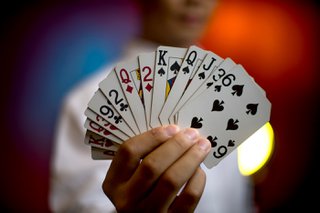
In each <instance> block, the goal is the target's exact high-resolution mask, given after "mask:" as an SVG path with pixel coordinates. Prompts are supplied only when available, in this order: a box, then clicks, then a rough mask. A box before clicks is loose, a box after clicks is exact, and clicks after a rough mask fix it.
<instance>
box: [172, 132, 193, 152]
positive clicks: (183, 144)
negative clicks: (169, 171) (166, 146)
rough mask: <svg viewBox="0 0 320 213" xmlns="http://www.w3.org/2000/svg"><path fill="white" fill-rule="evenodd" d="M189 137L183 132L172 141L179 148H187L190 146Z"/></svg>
mask: <svg viewBox="0 0 320 213" xmlns="http://www.w3.org/2000/svg"><path fill="white" fill-rule="evenodd" d="M188 142H189V141H188V139H187V138H186V137H185V136H183V135H182V134H178V135H177V136H175V137H173V138H172V143H174V144H175V145H176V146H177V147H178V148H179V149H182V150H186V149H188V148H189V147H190V145H191V144H190V143H188Z"/></svg>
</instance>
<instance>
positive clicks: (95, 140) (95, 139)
mask: <svg viewBox="0 0 320 213" xmlns="http://www.w3.org/2000/svg"><path fill="white" fill-rule="evenodd" d="M84 143H85V144H87V145H90V146H92V147H96V148H100V149H104V150H108V151H116V150H118V148H119V145H118V144H116V143H113V142H112V141H110V140H109V139H107V138H105V137H103V136H101V135H98V134H96V133H94V132H92V131H90V130H87V132H86V135H85V138H84Z"/></svg>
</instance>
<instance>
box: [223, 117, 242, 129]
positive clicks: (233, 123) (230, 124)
mask: <svg viewBox="0 0 320 213" xmlns="http://www.w3.org/2000/svg"><path fill="white" fill-rule="evenodd" d="M238 122H239V121H238V119H236V120H233V119H232V118H230V119H229V120H228V125H227V129H226V130H236V129H238V127H239V126H238V124H237V123H238Z"/></svg>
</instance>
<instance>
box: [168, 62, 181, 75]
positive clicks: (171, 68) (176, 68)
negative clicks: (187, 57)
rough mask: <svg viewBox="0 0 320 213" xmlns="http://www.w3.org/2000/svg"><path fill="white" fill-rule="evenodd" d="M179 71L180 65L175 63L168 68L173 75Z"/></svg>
mask: <svg viewBox="0 0 320 213" xmlns="http://www.w3.org/2000/svg"><path fill="white" fill-rule="evenodd" d="M179 69H180V65H179V64H178V62H177V61H175V62H174V63H173V64H172V65H171V67H170V70H171V71H173V72H174V74H177V72H178V71H179Z"/></svg>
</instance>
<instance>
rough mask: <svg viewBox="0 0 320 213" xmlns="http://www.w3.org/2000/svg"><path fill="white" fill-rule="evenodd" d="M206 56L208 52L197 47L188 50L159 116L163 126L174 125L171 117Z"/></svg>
mask: <svg viewBox="0 0 320 213" xmlns="http://www.w3.org/2000/svg"><path fill="white" fill-rule="evenodd" d="M206 54H207V51H205V50H202V49H201V48H199V47H197V46H191V47H190V48H189V49H188V51H187V53H186V56H185V58H184V59H183V62H182V64H181V70H180V71H179V72H178V74H177V76H176V79H175V82H174V84H173V85H172V87H171V90H170V92H169V94H168V97H167V99H166V101H165V103H164V105H163V108H162V110H161V112H160V114H159V119H160V122H161V124H162V125H165V124H169V123H173V121H171V122H170V121H169V116H170V114H171V112H172V111H173V109H174V107H175V106H176V104H177V102H178V101H179V99H180V97H181V96H182V94H183V92H184V90H185V88H186V87H187V86H188V83H189V81H190V80H191V79H192V77H193V75H194V73H195V72H196V71H195V70H196V69H197V68H198V67H199V65H200V63H201V62H202V60H203V58H204V57H205V56H206Z"/></svg>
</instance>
